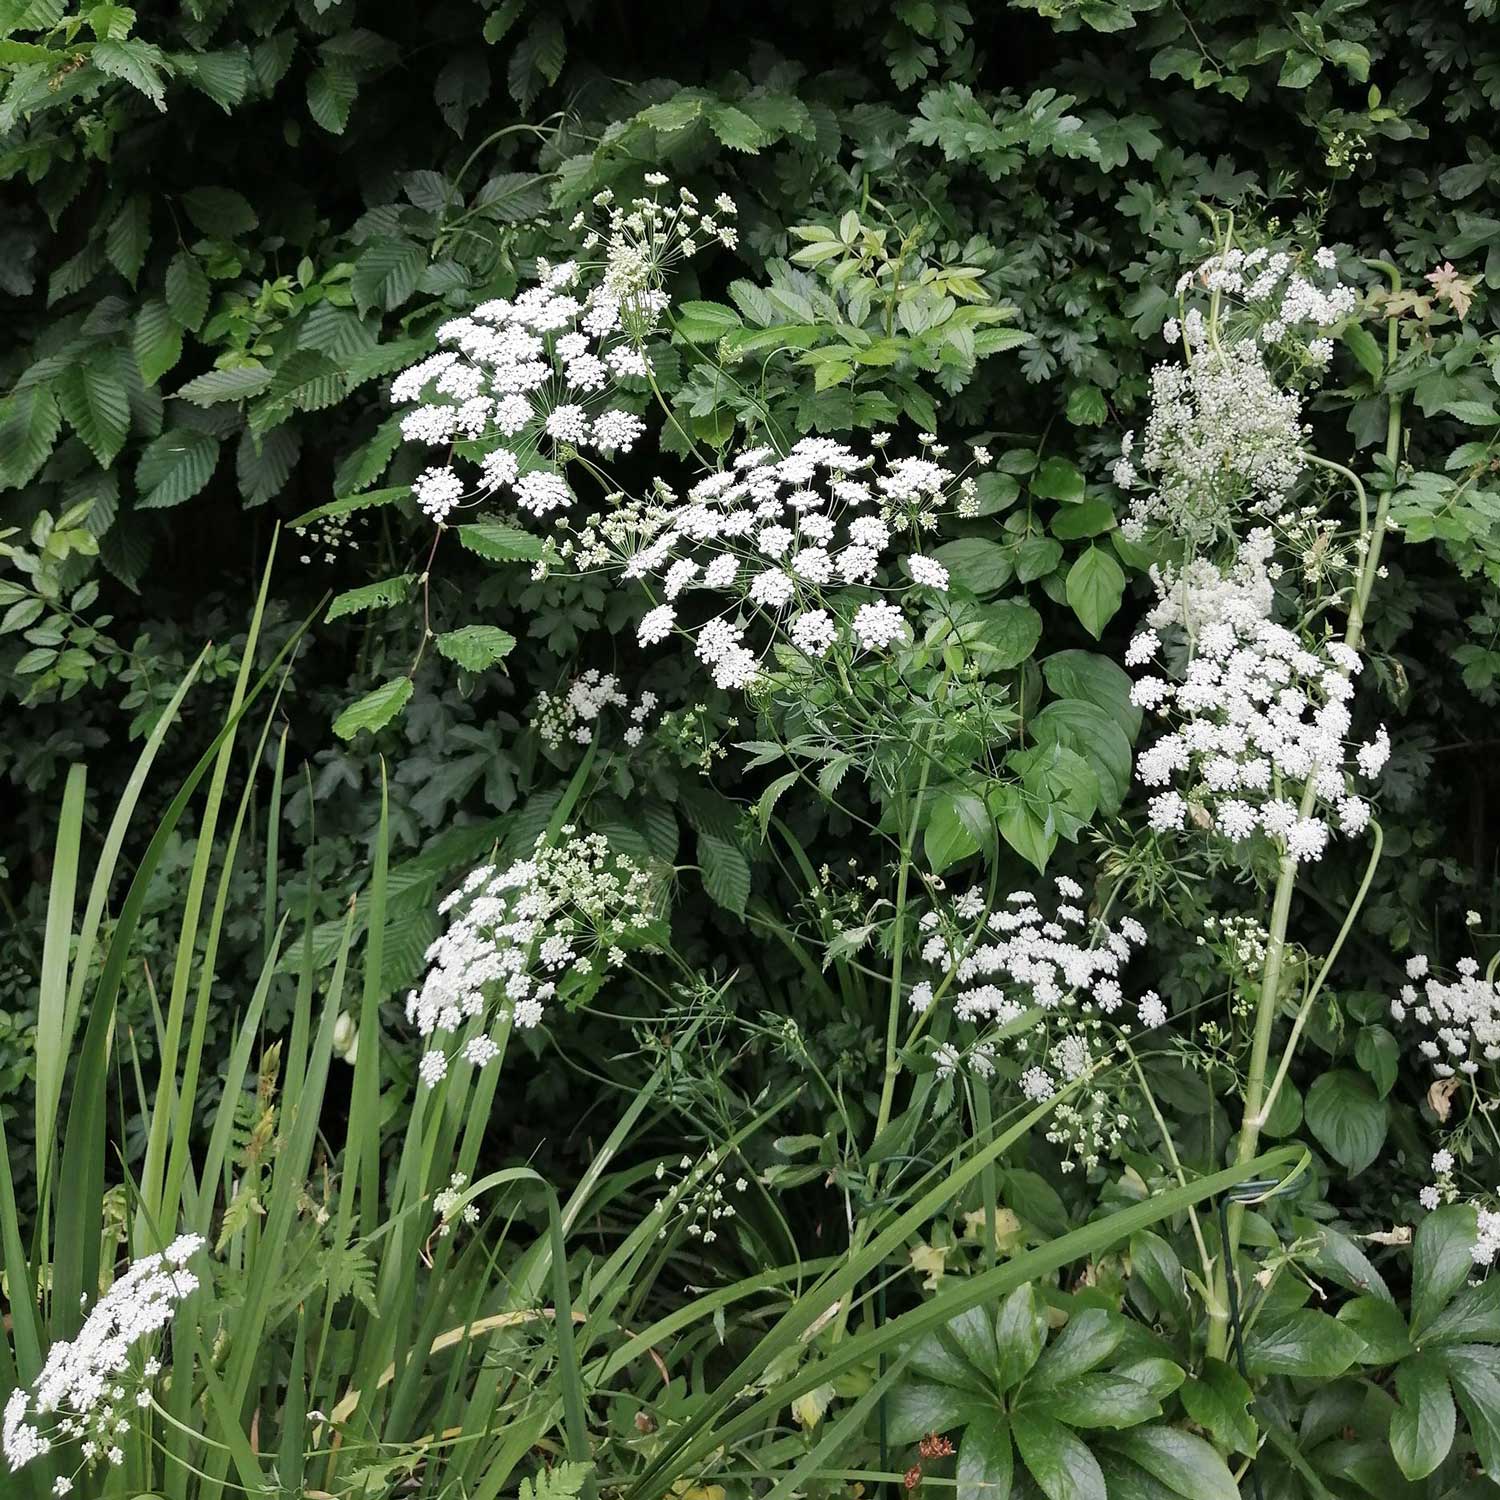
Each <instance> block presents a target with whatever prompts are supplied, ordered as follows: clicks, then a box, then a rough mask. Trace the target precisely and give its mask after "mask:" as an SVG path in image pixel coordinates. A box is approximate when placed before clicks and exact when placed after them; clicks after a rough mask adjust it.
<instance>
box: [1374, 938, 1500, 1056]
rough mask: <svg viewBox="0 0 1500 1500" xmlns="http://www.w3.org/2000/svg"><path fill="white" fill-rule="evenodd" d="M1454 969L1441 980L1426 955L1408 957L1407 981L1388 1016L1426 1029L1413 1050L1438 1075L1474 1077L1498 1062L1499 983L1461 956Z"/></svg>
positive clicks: (1499, 1044) (1499, 1023)
mask: <svg viewBox="0 0 1500 1500" xmlns="http://www.w3.org/2000/svg"><path fill="white" fill-rule="evenodd" d="M1457 969H1458V972H1457V973H1456V974H1455V975H1454V977H1453V979H1452V980H1451V981H1449V982H1446V983H1445V982H1444V981H1443V980H1441V979H1439V978H1438V976H1437V975H1436V974H1434V973H1433V972H1432V970H1431V966H1430V965H1429V963H1428V960H1427V957H1426V955H1425V954H1417V955H1416V956H1415V957H1413V958H1410V959H1408V960H1407V963H1406V976H1407V979H1408V981H1410V982H1409V983H1407V984H1404V985H1402V986H1401V997H1400V999H1398V1000H1393V1001H1391V1019H1392V1020H1394V1021H1397V1022H1401V1023H1405V1024H1408V1025H1413V1026H1418V1027H1421V1029H1422V1030H1423V1032H1425V1033H1426V1034H1425V1035H1424V1036H1423V1037H1422V1039H1421V1040H1420V1041H1419V1042H1418V1043H1417V1050H1418V1052H1420V1053H1421V1054H1422V1056H1423V1057H1424V1058H1426V1059H1427V1060H1428V1062H1430V1063H1431V1064H1432V1071H1433V1072H1434V1073H1436V1074H1437V1076H1438V1077H1439V1078H1453V1077H1455V1076H1458V1075H1462V1076H1463V1077H1465V1078H1470V1079H1472V1078H1473V1076H1474V1075H1475V1074H1476V1073H1478V1072H1479V1070H1480V1068H1481V1067H1482V1066H1483V1065H1484V1064H1486V1063H1495V1062H1500V985H1497V984H1496V983H1495V981H1494V979H1492V978H1490V977H1487V976H1484V975H1481V974H1480V972H1479V965H1478V964H1477V963H1476V962H1475V961H1474V960H1473V959H1472V958H1463V959H1460V960H1459V962H1458V965H1457ZM1418 983H1420V984H1421V989H1420V990H1419V989H1418V988H1417V985H1418Z"/></svg>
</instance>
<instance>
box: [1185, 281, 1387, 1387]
mask: <svg viewBox="0 0 1500 1500" xmlns="http://www.w3.org/2000/svg"><path fill="white" fill-rule="evenodd" d="M1382 269H1384V270H1385V271H1386V272H1387V274H1388V275H1389V276H1390V278H1391V282H1392V286H1393V288H1394V289H1396V290H1399V289H1400V285H1401V279H1400V276H1399V275H1398V273H1397V272H1396V270H1395V268H1394V267H1392V266H1383V267H1382ZM1396 355H1397V329H1396V320H1395V319H1394V318H1391V319H1388V320H1387V324H1386V370H1387V372H1389V371H1390V370H1391V369H1393V368H1394V366H1395V363H1396ZM1400 453H1401V397H1400V396H1399V395H1396V394H1392V395H1391V397H1390V415H1389V417H1388V419H1387V422H1386V459H1387V461H1388V464H1389V470H1388V473H1387V474H1386V477H1385V484H1384V487H1383V488H1382V490H1381V493H1380V498H1379V500H1378V501H1377V502H1376V506H1375V519H1374V521H1373V522H1372V523H1371V526H1370V531H1369V535H1368V538H1367V542H1366V547H1365V556H1364V561H1363V564H1362V566H1361V568H1360V572H1359V579H1358V581H1357V583H1356V585H1355V590H1354V598H1353V600H1352V601H1351V602H1350V606H1349V623H1348V627H1347V628H1346V629H1345V631H1344V642H1345V644H1346V645H1348V646H1350V647H1351V648H1353V649H1354V650H1356V651H1358V650H1359V648H1360V644H1361V642H1362V641H1363V639H1364V624H1365V611H1366V610H1367V609H1368V608H1369V603H1370V594H1371V592H1372V590H1373V589H1374V587H1375V579H1376V575H1377V574H1378V573H1379V571H1380V551H1381V547H1382V545H1383V543H1384V541H1385V533H1386V531H1387V529H1388V527H1389V522H1390V512H1391V499H1392V496H1393V494H1394V493H1395V484H1396V464H1397V461H1398V459H1399V458H1400ZM1330 467H1333V466H1332V465H1330ZM1340 472H1346V471H1340ZM1351 477H1352V476H1351ZM1355 482H1356V484H1357V483H1358V481H1357V480H1356V481H1355ZM1360 494H1361V497H1363V487H1361V488H1360ZM1315 800H1316V792H1315V790H1314V788H1313V786H1312V784H1311V783H1309V784H1308V786H1307V788H1306V789H1305V790H1304V792H1303V794H1302V805H1301V809H1300V816H1302V817H1304V818H1305V817H1307V816H1308V815H1309V814H1310V813H1311V812H1312V807H1313V803H1314V801H1315ZM1379 851H1380V835H1379V832H1378V830H1377V834H1376V851H1375V856H1374V859H1372V861H1371V863H1370V865H1369V866H1368V868H1367V870H1366V873H1365V882H1364V884H1363V885H1361V887H1360V891H1359V894H1358V895H1357V896H1356V898H1355V909H1356V910H1357V908H1358V906H1359V905H1360V904H1362V903H1363V900H1364V895H1365V892H1366V891H1367V890H1368V886H1369V881H1370V878H1371V877H1372V876H1373V873H1374V866H1375V860H1376V859H1378V858H1379ZM1296 885H1297V862H1296V861H1295V860H1293V859H1291V858H1290V857H1289V856H1287V855H1285V854H1283V855H1282V857H1281V863H1280V866H1279V867H1278V869H1277V872H1276V890H1275V894H1274V896H1273V897H1272V901H1271V925H1270V934H1269V938H1268V941H1267V944H1266V966H1265V969H1264V971H1263V972H1262V975H1261V985H1260V995H1259V998H1258V1000H1257V1002H1256V1009H1255V1035H1254V1038H1253V1040H1252V1042H1251V1048H1250V1072H1249V1076H1248V1077H1247V1079H1246V1081H1245V1112H1244V1117H1243V1119H1242V1120H1241V1123H1240V1129H1239V1134H1238V1136H1237V1137H1236V1140H1235V1152H1234V1159H1235V1161H1236V1162H1237V1163H1244V1162H1247V1161H1249V1160H1251V1159H1252V1158H1253V1157H1254V1155H1255V1153H1256V1148H1257V1147H1258V1146H1259V1145H1260V1134H1261V1130H1262V1129H1263V1127H1264V1125H1265V1120H1266V1115H1267V1114H1268V1113H1269V1111H1270V1107H1271V1105H1272V1104H1273V1103H1274V1102H1275V1095H1276V1091H1277V1090H1278V1089H1279V1088H1280V1087H1281V1084H1282V1081H1283V1080H1284V1079H1285V1077H1286V1073H1287V1070H1288V1069H1289V1068H1290V1067H1291V1062H1292V1057H1293V1055H1294V1053H1295V1052H1296V1048H1297V1043H1298V1042H1299V1041H1300V1040H1301V1035H1302V1022H1303V1019H1304V1018H1303V1017H1302V1016H1299V1017H1298V1021H1297V1024H1295V1025H1294V1026H1293V1028H1292V1033H1291V1035H1290V1037H1289V1038H1288V1039H1287V1044H1286V1047H1285V1048H1284V1049H1283V1052H1282V1056H1281V1059H1280V1062H1279V1064H1278V1066H1277V1069H1276V1074H1275V1080H1274V1082H1273V1083H1272V1085H1271V1088H1270V1090H1269V1091H1268V1090H1267V1088H1266V1072H1267V1069H1268V1067H1269V1065H1270V1056H1271V1033H1272V1031H1273V1029H1274V1028H1275V1025H1276V1011H1277V1003H1278V1000H1279V997H1280V992H1281V971H1282V968H1283V965H1284V961H1285V957H1286V932H1287V919H1288V917H1289V916H1290V914H1291V908H1292V893H1293V891H1294V890H1295V889H1296ZM1351 915H1352V914H1351ZM1348 926H1349V918H1346V919H1345V925H1344V928H1343V929H1342V930H1341V932H1340V934H1339V937H1338V939H1337V941H1336V943H1335V945H1334V948H1333V951H1332V952H1331V953H1330V954H1329V957H1328V960H1327V962H1331V961H1332V959H1333V958H1334V957H1335V956H1336V955H1337V953H1338V950H1339V947H1340V946H1341V945H1342V943H1343V941H1344V937H1345V935H1346V934H1347V931H1348ZM1327 962H1325V965H1324V970H1323V973H1321V974H1319V976H1318V981H1317V984H1318V986H1321V984H1322V982H1323V977H1324V974H1326V972H1327ZM1314 993H1316V987H1315V990H1314ZM1304 1004H1306V1002H1304ZM1244 1222H1245V1207H1244V1205H1243V1204H1241V1203H1232V1204H1230V1205H1229V1212H1228V1216H1227V1219H1226V1225H1227V1228H1228V1231H1229V1233H1228V1243H1227V1244H1225V1245H1222V1246H1220V1255H1219V1264H1218V1270H1217V1273H1216V1275H1215V1277H1214V1305H1213V1306H1212V1307H1210V1308H1209V1310H1208V1313H1209V1325H1208V1352H1209V1354H1210V1356H1212V1357H1213V1358H1215V1359H1223V1358H1225V1356H1226V1355H1227V1354H1228V1352H1229V1313H1228V1305H1229V1299H1228V1291H1229V1272H1230V1270H1231V1268H1232V1267H1233V1266H1234V1263H1235V1260H1236V1258H1237V1256H1238V1254H1239V1247H1240V1237H1241V1233H1242V1231H1243V1227H1244Z"/></svg>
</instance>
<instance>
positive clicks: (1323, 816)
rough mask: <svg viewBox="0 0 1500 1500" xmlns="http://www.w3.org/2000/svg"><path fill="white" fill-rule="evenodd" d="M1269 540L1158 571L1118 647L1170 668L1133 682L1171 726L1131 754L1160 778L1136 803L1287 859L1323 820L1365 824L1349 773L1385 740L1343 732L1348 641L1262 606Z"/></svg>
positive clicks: (1348, 826)
mask: <svg viewBox="0 0 1500 1500" xmlns="http://www.w3.org/2000/svg"><path fill="white" fill-rule="evenodd" d="M1273 546H1274V542H1273V539H1272V537H1271V535H1270V533H1269V532H1268V531H1264V530H1261V531H1256V532H1253V533H1252V534H1251V535H1250V537H1248V538H1247V539H1246V541H1245V544H1244V545H1243V547H1242V548H1241V549H1240V552H1239V554H1238V557H1237V558H1236V561H1235V562H1234V564H1233V565H1232V566H1231V567H1230V568H1228V569H1227V570H1221V569H1219V568H1218V567H1216V566H1215V565H1214V564H1212V563H1209V562H1207V561H1203V560H1199V561H1196V562H1194V563H1191V564H1189V565H1188V566H1187V567H1186V568H1185V569H1184V570H1183V571H1182V572H1181V573H1180V574H1174V575H1165V576H1163V575H1159V576H1158V588H1159V591H1160V600H1159V602H1158V604H1157V606H1156V608H1155V609H1154V610H1153V611H1152V612H1151V613H1150V615H1149V616H1148V617H1147V621H1148V624H1147V629H1145V630H1144V631H1142V632H1141V633H1140V634H1139V635H1137V636H1136V638H1135V640H1134V641H1132V643H1131V645H1130V648H1129V650H1128V651H1127V652H1126V657H1125V660H1126V664H1127V665H1129V666H1132V667H1137V668H1139V667H1144V666H1146V665H1147V664H1149V663H1153V662H1158V661H1159V662H1161V663H1162V665H1163V667H1164V670H1169V671H1170V672H1171V674H1172V675H1170V676H1167V675H1155V674H1148V675H1144V676H1142V677H1140V678H1138V679H1137V681H1136V683H1135V685H1134V687H1133V688H1132V690H1131V700H1132V702H1134V703H1135V705H1136V706H1137V707H1138V708H1142V709H1145V710H1147V711H1148V712H1150V713H1153V714H1155V715H1156V716H1157V717H1158V718H1160V719H1162V720H1165V721H1167V722H1168V723H1169V724H1170V725H1171V728H1170V729H1169V730H1168V732H1167V733H1166V734H1163V735H1162V736H1161V737H1160V738H1159V739H1158V740H1156V741H1155V742H1154V743H1153V744H1152V745H1151V746H1150V747H1149V748H1148V749H1147V750H1145V751H1144V752H1143V753H1142V754H1141V755H1140V757H1139V758H1138V759H1137V761H1136V775H1137V776H1138V777H1139V779H1140V781H1141V783H1142V785H1144V786H1146V787H1149V788H1153V789H1164V790H1156V794H1155V795H1154V796H1153V797H1152V798H1151V801H1150V804H1149V808H1148V817H1149V821H1150V824H1151V827H1152V828H1153V829H1155V830H1156V831H1158V832H1168V831H1171V830H1175V829H1181V828H1183V827H1184V826H1185V824H1186V822H1187V820H1188V818H1189V816H1190V815H1191V816H1192V817H1193V818H1194V820H1195V821H1196V822H1198V823H1200V824H1202V823H1203V822H1204V820H1205V819H1206V820H1207V821H1208V824H1209V825H1211V826H1212V827H1213V828H1215V829H1216V830H1217V831H1218V832H1219V833H1221V834H1222V835H1223V836H1224V837H1226V838H1229V839H1233V840H1240V839H1246V838H1249V837H1250V836H1251V835H1252V834H1254V833H1256V832H1257V831H1259V832H1263V833H1265V834H1266V835H1267V836H1268V837H1270V838H1271V839H1272V840H1273V841H1274V842H1275V843H1276V844H1277V845H1278V846H1279V847H1280V848H1282V849H1284V850H1285V851H1286V852H1287V853H1288V854H1289V855H1291V857H1292V858H1293V859H1295V860H1298V861H1302V860H1315V859H1318V858H1320V857H1321V856H1322V854H1323V851H1324V850H1325V849H1326V848H1327V845H1328V841H1329V838H1330V836H1331V834H1332V832H1333V821H1331V820H1334V821H1336V822H1337V826H1338V828H1339V829H1340V830H1341V831H1342V832H1344V833H1347V834H1358V833H1361V832H1363V831H1364V829H1365V827H1366V825H1367V824H1368V823H1369V821H1370V806H1369V803H1368V802H1366V801H1365V799H1364V797H1363V796H1361V795H1360V794H1359V792H1358V791H1357V790H1356V785H1357V783H1358V782H1359V781H1360V780H1364V781H1373V780H1374V779H1375V778H1376V777H1377V776H1378V775H1379V774H1380V771H1381V769H1382V768H1383V766H1384V765H1385V762H1386V759H1387V758H1388V756H1389V755H1390V740H1389V738H1388V736H1387V734H1386V731H1385V729H1384V727H1382V728H1380V729H1379V730H1378V731H1377V732H1376V734H1375V735H1374V736H1373V737H1372V738H1371V739H1370V740H1368V741H1366V742H1364V743H1363V744H1359V745H1351V744H1350V743H1349V740H1348V735H1349V730H1350V724H1351V715H1350V711H1349V700H1350V699H1351V698H1352V697H1353V693H1354V689H1353V684H1352V682H1351V680H1350V679H1351V677H1352V676H1353V675H1354V674H1355V673H1357V672H1358V671H1359V670H1360V658H1359V654H1358V652H1356V651H1354V650H1352V649H1350V648H1349V647H1348V646H1345V645H1344V644H1342V643H1341V642H1337V641H1333V642H1326V641H1324V642H1314V643H1312V644H1308V643H1306V642H1305V641H1304V640H1303V638H1302V637H1301V636H1300V635H1298V634H1297V633H1296V632H1295V631H1292V630H1289V629H1287V628H1286V627H1285V626H1282V625H1278V624H1276V623H1275V621H1273V620H1272V619H1271V618H1270V613H1271V607H1272V601H1273V592H1272V587H1271V581H1270V575H1269V573H1268V571H1267V569H1268V565H1269V560H1270V556H1271V552H1272V549H1273ZM1309 787H1311V788H1312V794H1313V795H1312V800H1311V801H1310V802H1306V801H1304V795H1305V793H1306V790H1307V788H1309Z"/></svg>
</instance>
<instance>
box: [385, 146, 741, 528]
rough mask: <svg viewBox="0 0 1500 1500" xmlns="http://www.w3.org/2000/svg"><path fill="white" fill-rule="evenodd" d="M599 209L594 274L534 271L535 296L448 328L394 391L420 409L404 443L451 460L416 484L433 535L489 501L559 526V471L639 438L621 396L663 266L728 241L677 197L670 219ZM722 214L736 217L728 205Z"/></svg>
mask: <svg viewBox="0 0 1500 1500" xmlns="http://www.w3.org/2000/svg"><path fill="white" fill-rule="evenodd" d="M650 180H651V182H652V185H653V186H655V185H658V184H659V182H660V181H661V180H663V179H659V178H658V177H656V175H655V174H653V177H652V179H650ZM595 203H596V204H597V205H598V206H600V207H601V208H607V209H609V225H608V227H607V228H606V229H605V230H603V231H598V230H595V231H592V232H591V233H590V234H589V235H588V236H587V237H586V239H585V241H584V248H585V249H586V250H593V249H594V248H596V247H598V246H600V245H602V246H603V247H604V258H603V261H602V263H601V264H597V265H585V264H582V263H580V262H579V261H577V260H566V261H563V262H562V263H561V264H557V265H553V264H551V263H549V262H548V261H546V260H539V261H538V262H537V280H536V284H535V285H533V286H530V287H527V288H526V289H524V290H523V291H520V292H518V293H517V294H516V295H515V296H514V297H510V298H506V297H497V298H493V299H491V300H490V301H487V302H482V303H480V305H479V306H478V307H476V308H475V309H474V310H473V311H472V312H471V313H470V314H469V315H467V316H466V317H461V318H453V319H450V320H449V321H448V322H446V323H444V324H443V325H442V326H441V327H440V328H439V329H438V331H437V340H438V343H439V345H441V346H442V347H441V348H440V349H439V350H438V352H437V353H435V354H432V355H429V356H428V357H427V358H425V359H423V360H421V361H419V362H418V363H417V364H415V365H412V366H411V367H410V368H409V369H407V370H405V371H403V372H402V373H401V374H400V375H398V376H397V377H396V379H395V380H394V381H393V382H392V385H391V399H392V400H393V401H396V402H414V403H416V404H415V405H414V406H413V407H412V409H411V410H410V411H408V412H407V413H406V414H405V416H403V417H402V419H401V435H402V437H403V438H405V439H406V441H408V442H414V443H422V444H425V445H427V446H429V447H437V448H445V449H447V450H448V452H447V455H446V457H444V458H442V459H441V460H440V461H439V462H437V463H435V464H433V465H431V466H430V467H428V468H427V469H425V470H423V472H422V473H421V474H420V475H418V477H417V479H416V480H415V482H414V483H413V485H412V493H413V495H415V497H416V499H417V503H418V504H419V505H420V506H421V508H422V510H423V511H424V512H425V513H426V514H427V515H428V516H429V517H431V519H432V520H434V521H436V522H438V523H439V524H441V523H443V522H444V521H445V520H446V519H447V517H448V516H449V514H450V513H451V512H452V511H453V509H454V508H455V507H456V506H460V505H464V504H469V503H473V502H474V501H477V500H482V499H491V498H502V499H505V500H507V501H508V502H509V503H510V504H511V505H513V506H514V507H515V509H516V510H518V511H520V512H521V513H522V514H523V515H525V516H527V517H530V518H533V519H537V520H541V519H545V518H548V517H553V518H554V519H555V517H556V515H557V513H559V512H561V511H563V510H565V509H566V508H567V507H568V506H569V505H571V504H572V503H573V499H574V496H573V491H572V489H571V487H570V486H569V484H568V481H567V479H566V478H565V477H564V472H563V471H564V469H565V467H566V465H567V463H568V462H569V461H570V460H571V459H572V458H573V457H575V456H577V455H585V456H586V455H589V454H596V455H599V456H600V457H603V458H609V457H611V456H613V455H614V454H616V453H627V452H629V451H630V449H631V448H632V447H633V446H634V445H635V443H636V441H637V440H638V439H639V438H640V436H641V435H642V433H643V432H644V431H645V423H644V422H643V421H642V420H641V418H640V416H639V415H637V413H636V412H635V411H633V410H631V409H630V407H631V404H632V402H631V399H630V397H629V393H630V392H632V391H634V392H635V393H637V394H639V393H640V392H642V391H644V390H645V381H646V379H647V377H648V376H649V375H650V373H651V365H650V360H649V357H648V356H647V354H646V352H645V347H644V346H645V343H646V340H647V339H648V338H649V337H650V336H651V334H652V333H653V332H654V331H655V330H656V329H657V327H658V326H659V324H660V323H661V320H662V318H663V316H664V314H665V313H666V310H667V306H668V299H667V296H666V293H665V292H664V291H663V290H662V288H661V281H662V276H663V273H664V271H665V269H666V267H667V266H668V265H670V264H671V263H672V262H673V261H675V260H677V259H680V258H681V257H682V256H685V255H691V254H693V253H694V252H695V251H696V249H697V247H698V245H699V244H700V243H702V242H704V241H705V240H706V239H709V238H712V239H717V240H720V241H722V242H723V243H725V244H733V243H734V241H735V234H734V230H733V229H732V227H729V226H727V225H721V224H720V223H718V222H717V221H715V220H714V219H713V218H712V217H705V216H703V215H700V214H699V212H698V210H697V207H696V204H695V202H694V201H693V199H692V194H691V193H688V192H687V190H686V189H684V190H682V194H681V196H680V199H679V201H678V202H677V203H676V204H675V205H673V206H671V207H670V208H663V207H662V206H661V205H660V204H658V203H657V202H656V201H655V200H654V199H651V198H640V199H637V200H635V201H634V202H633V203H632V204H630V205H629V206H628V207H627V208H619V207H616V206H614V203H613V198H612V195H610V194H609V193H607V192H606V193H602V194H600V195H599V197H598V198H596V199H595ZM719 208H720V211H721V212H722V213H727V214H730V215H732V214H733V212H734V204H733V202H732V201H731V200H729V199H727V198H726V199H723V200H721V203H720V205H719ZM581 224H582V220H581V218H580V220H575V224H574V227H575V228H578V227H581ZM622 394H623V395H625V397H626V399H625V400H624V402H623V404H622V402H621V400H620V399H619V398H620V397H621V396H622ZM635 404H639V402H638V401H637V402H635ZM476 470H477V472H476Z"/></svg>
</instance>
